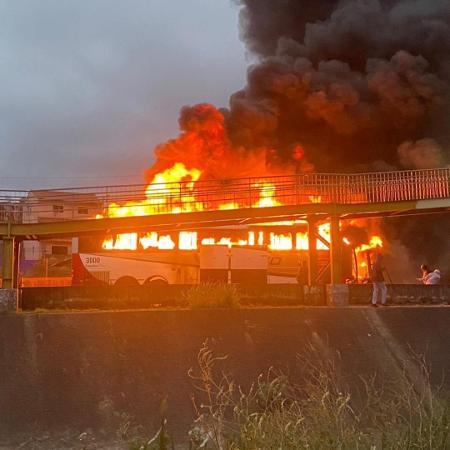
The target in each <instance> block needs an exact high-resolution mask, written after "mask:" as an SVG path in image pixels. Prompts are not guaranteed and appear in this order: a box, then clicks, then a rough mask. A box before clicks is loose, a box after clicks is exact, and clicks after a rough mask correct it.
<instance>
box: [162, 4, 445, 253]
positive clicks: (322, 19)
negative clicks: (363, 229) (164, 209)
mask: <svg viewBox="0 0 450 450" xmlns="http://www.w3.org/2000/svg"><path fill="white" fill-rule="evenodd" d="M237 3H238V4H240V5H241V8H242V9H241V15H240V17H241V21H240V22H241V23H240V25H241V36H242V38H243V39H244V40H245V42H246V44H247V47H248V49H249V51H250V52H251V53H253V54H254V55H255V57H256V58H257V60H256V61H257V62H256V63H255V64H253V65H252V66H251V67H249V69H248V76H247V84H246V86H245V87H244V88H243V89H242V90H240V91H238V92H236V93H234V94H232V95H231V97H230V104H229V107H228V108H227V109H224V110H220V111H219V110H217V109H215V108H213V107H212V106H210V107H206V106H205V105H198V106H195V107H191V108H183V110H182V113H181V118H180V125H181V129H182V133H181V135H180V137H179V139H176V140H173V141H169V142H168V143H166V144H163V145H162V146H160V147H159V148H158V149H157V158H158V162H157V166H156V167H160V166H161V165H164V164H168V163H169V161H170V160H171V159H172V157H173V158H175V156H176V158H178V159H179V160H181V161H183V162H185V163H187V165H190V164H194V163H197V164H200V166H199V167H200V168H203V169H204V171H205V173H206V174H208V176H214V177H228V176H231V175H232V176H239V175H241V174H243V173H248V171H249V168H250V170H251V171H252V173H253V174H261V173H269V174H272V173H279V172H283V171H293V170H296V171H309V170H312V169H314V170H317V171H331V172H337V171H346V172H348V171H367V170H381V169H384V170H386V168H390V169H391V170H392V169H394V170H395V169H398V168H432V167H436V166H442V165H445V164H448V163H449V160H450V153H449V148H450V126H449V123H448V120H447V119H445V117H447V118H448V117H450V100H449V99H450V2H449V1H448V0H341V1H336V0H335V1H332V0H328V1H325V0H323V1H320V2H318V1H317V0H237ZM205 109H207V110H208V112H207V114H206V115H207V116H208V117H206V116H205ZM212 123H214V125H212ZM191 144H193V147H192V145H191ZM299 149H300V150H299ZM192 155H194V157H193V156H192ZM247 157H249V158H250V160H251V161H252V163H251V164H250V166H249V165H248V164H245V161H246V158H247ZM192 158H193V159H192ZM196 158H197V159H196ZM255 161H259V163H255ZM444 221H446V223H448V219H447V218H446V217H445V218H444ZM402 223H403V224H406V223H407V226H406V225H405V227H404V228H405V230H407V231H408V232H407V233H406V232H405V233H403V234H402V233H400V234H399V236H397V234H398V233H397V232H398V230H399V227H400V229H401V228H402V227H403V225H401V224H402ZM439 223H443V221H442V220H441V222H439V221H436V222H435V223H434V224H433V227H438V226H439ZM399 224H400V225H399ZM443 224H444V223H443ZM427 227H428V228H427ZM385 228H386V230H385V231H386V233H387V234H388V236H389V235H394V234H395V235H396V237H398V238H399V239H400V241H402V242H403V243H405V244H406V245H407V246H408V248H410V249H411V253H412V254H413V255H414V256H417V255H422V256H423V258H425V259H426V258H427V257H430V258H431V256H432V257H433V258H434V260H435V259H436V257H435V255H436V252H435V249H437V248H439V250H440V252H439V254H443V255H448V254H449V252H450V248H449V245H450V244H449V242H448V237H447V239H442V233H440V234H439V230H436V229H430V227H429V226H428V225H427V224H426V221H425V220H424V219H421V220H416V219H407V220H403V219H402V220H400V221H399V222H398V224H397V223H396V224H395V226H392V227H391V226H390V225H389V224H387V226H386V227H385ZM444 229H445V228H444ZM447 229H448V228H447ZM393 230H395V232H394V231H393ZM414 233H422V234H424V235H426V236H427V238H426V239H424V240H423V241H421V240H420V239H411V237H412V236H413V235H414ZM402 236H404V237H405V238H403V237H402ZM439 236H440V237H439ZM405 241H406V242H405ZM425 243H426V245H425ZM422 244H423V245H422Z"/></svg>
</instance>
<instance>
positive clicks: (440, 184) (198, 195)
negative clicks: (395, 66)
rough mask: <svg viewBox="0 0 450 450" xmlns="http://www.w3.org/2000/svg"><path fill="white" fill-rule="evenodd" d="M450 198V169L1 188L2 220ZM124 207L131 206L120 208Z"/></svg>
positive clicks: (77, 217)
mask: <svg viewBox="0 0 450 450" xmlns="http://www.w3.org/2000/svg"><path fill="white" fill-rule="evenodd" d="M444 198H445V199H447V198H450V169H448V168H444V169H429V170H407V171H395V172H373V173H356V174H320V173H307V174H298V175H286V176H274V177H252V178H235V179H226V180H204V181H203V180H200V181H197V182H195V183H194V182H192V181H183V182H172V183H163V184H153V185H152V186H151V188H150V189H149V188H148V186H147V185H143V184H140V185H119V186H101V187H80V188H69V189H52V190H33V191H25V190H15V191H12V190H0V222H3V223H5V222H16V223H17V222H23V223H34V222H36V221H40V222H46V221H64V220H74V219H77V220H79V219H83V218H85V219H92V218H94V217H95V216H96V215H97V214H102V215H105V216H116V215H125V214H126V215H137V216H139V215H152V214H163V213H170V212H177V213H179V212H190V211H206V210H208V211H213V210H219V209H238V208H255V207H262V206H277V205H305V204H311V203H323V204H342V205H348V204H367V203H385V202H405V201H418V200H431V199H444ZM124 206H126V207H127V208H129V210H128V211H125V210H121V209H120V208H123V207H124Z"/></svg>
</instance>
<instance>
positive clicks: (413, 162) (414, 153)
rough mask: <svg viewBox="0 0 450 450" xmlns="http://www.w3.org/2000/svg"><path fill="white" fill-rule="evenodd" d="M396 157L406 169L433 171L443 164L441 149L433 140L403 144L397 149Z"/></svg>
mask: <svg viewBox="0 0 450 450" xmlns="http://www.w3.org/2000/svg"><path fill="white" fill-rule="evenodd" d="M398 156H399V160H400V164H401V165H402V166H403V167H404V168H406V169H433V168H434V167H440V166H442V164H443V156H442V148H441V146H440V145H439V144H438V143H437V142H436V141H435V140H434V139H421V140H420V141H417V142H404V143H403V144H402V145H400V147H399V148H398Z"/></svg>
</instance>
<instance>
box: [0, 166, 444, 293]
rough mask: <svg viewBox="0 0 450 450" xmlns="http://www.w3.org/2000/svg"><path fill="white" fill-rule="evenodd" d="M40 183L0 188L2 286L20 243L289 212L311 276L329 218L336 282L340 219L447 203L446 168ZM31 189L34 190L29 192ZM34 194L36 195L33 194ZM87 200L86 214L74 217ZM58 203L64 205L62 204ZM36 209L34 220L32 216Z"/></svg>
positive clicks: (275, 217)
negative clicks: (66, 185)
mask: <svg viewBox="0 0 450 450" xmlns="http://www.w3.org/2000/svg"><path fill="white" fill-rule="evenodd" d="M38 192H43V191H11V190H0V239H2V240H3V269H2V275H3V287H5V288H11V287H13V286H15V285H16V274H17V259H18V258H17V248H18V243H19V242H21V241H23V240H27V239H33V240H35V239H46V238H47V239H48V238H54V237H76V236H81V235H93V234H102V235H105V234H107V233H126V232H132V231H133V232H134V231H149V230H151V231H157V230H174V229H176V230H193V229H195V230H196V229H199V228H204V227H217V226H225V225H226V226H229V225H243V224H251V223H262V222H279V221H287V220H306V221H307V222H308V224H309V230H310V231H309V233H308V234H309V239H310V245H309V248H310V250H309V274H310V280H311V278H312V274H313V273H314V270H315V266H316V259H317V255H316V254H315V247H316V246H315V245H311V244H312V243H313V242H314V243H315V240H316V238H317V231H316V228H317V227H316V224H317V222H319V221H324V220H327V221H330V223H331V242H330V253H331V255H330V260H331V272H332V281H333V283H339V280H340V279H341V276H340V246H341V239H339V221H340V220H342V219H352V218H363V217H365V218H367V217H392V216H405V215H417V214H431V213H445V212H448V211H450V169H449V168H442V169H429V170H408V171H395V172H374V173H356V174H319V173H308V174H297V175H286V176H276V177H253V178H235V179H228V180H205V181H197V182H195V183H194V182H192V181H183V182H175V183H163V184H159V185H152V186H151V188H148V186H145V185H122V186H102V187H85V188H72V189H54V190H48V191H45V193H46V195H45V198H44V200H42V199H41V197H39V196H37V195H34V194H36V193H38ZM32 194H33V195H32ZM39 199H40V200H39ZM86 202H89V205H90V206H91V211H92V214H89V215H87V217H86V218H81V217H80V214H79V212H80V208H81V209H85V205H86ZM61 205H62V206H61ZM33 214H35V215H36V214H38V216H39V220H36V218H35V217H33Z"/></svg>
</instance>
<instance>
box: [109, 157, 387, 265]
mask: <svg viewBox="0 0 450 450" xmlns="http://www.w3.org/2000/svg"><path fill="white" fill-rule="evenodd" d="M201 176H202V171H201V170H200V169H198V168H195V167H194V168H187V167H186V166H185V165H184V164H183V163H181V162H177V163H175V164H174V165H173V166H172V167H169V168H167V169H164V170H163V171H161V172H159V173H156V174H155V175H154V176H153V178H152V179H151V181H150V183H149V184H148V186H147V188H146V189H145V199H144V200H140V201H133V202H128V203H125V204H123V205H118V204H116V203H111V204H110V205H109V206H108V209H107V212H106V214H107V216H108V217H129V216H146V215H152V214H158V213H162V212H165V213H167V211H170V212H171V213H173V214H178V213H181V212H192V211H202V210H203V209H204V205H203V203H201V202H199V201H197V199H196V198H195V185H196V182H197V181H198V180H199V179H200V178H201ZM181 182H182V184H181V185H180V184H177V183H181ZM180 186H182V192H181V193H180ZM252 188H254V189H255V191H256V192H258V198H257V199H255V201H254V203H253V205H252V206H253V207H255V208H265V207H273V206H281V205H282V204H283V203H282V202H281V201H280V200H279V199H278V198H277V192H276V187H275V185H274V184H272V183H255V184H253V185H252ZM309 201H310V202H311V203H320V202H321V201H322V197H321V196H320V195H311V196H309ZM240 207H241V205H240V204H239V202H237V201H232V202H224V203H221V204H219V205H218V206H217V208H218V209H220V210H226V209H237V208H240ZM296 223H297V221H291V222H282V223H279V224H278V225H285V226H289V225H294V224H296ZM272 225H274V224H272ZM318 234H319V236H320V237H321V239H317V240H316V242H317V243H316V248H317V249H318V250H328V249H329V242H330V224H329V223H323V224H321V225H319V227H318ZM343 242H344V243H345V244H346V245H350V242H349V241H348V239H347V238H345V237H344V239H343ZM200 244H201V245H224V246H232V245H237V246H244V245H249V246H255V245H258V246H264V245H267V246H268V248H269V249H271V250H293V249H295V250H308V248H309V239H308V233H306V232H299V231H297V232H295V233H286V232H285V233H276V232H270V233H264V232H263V231H259V232H254V231H250V232H248V237H247V239H239V240H237V241H234V240H233V238H231V237H230V236H226V235H224V236H221V237H203V238H202V239H201V241H200V242H199V237H198V233H197V232H195V231H193V232H188V231H182V232H180V233H179V234H178V236H177V242H175V241H174V240H173V239H172V237H171V236H170V235H168V234H166V235H164V234H163V235H159V234H158V233H156V232H150V233H147V234H146V235H145V236H141V237H139V236H138V234H137V233H123V234H118V235H117V236H116V237H115V238H111V237H109V238H107V239H105V241H104V242H103V248H104V249H105V250H136V249H137V248H138V246H139V245H140V246H141V247H142V248H143V249H149V248H155V249H159V250H173V249H175V248H178V249H179V250H196V249H197V248H198V246H199V245H200ZM382 246H383V242H382V239H381V238H380V237H379V236H373V237H372V238H371V239H370V242H369V243H368V244H363V245H361V246H359V247H357V248H355V252H356V254H357V255H358V259H359V260H360V262H359V264H360V266H361V268H362V267H363V265H364V264H365V262H364V261H362V259H363V257H362V256H361V255H362V254H363V253H364V252H366V251H367V250H371V249H375V248H377V247H382Z"/></svg>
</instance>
